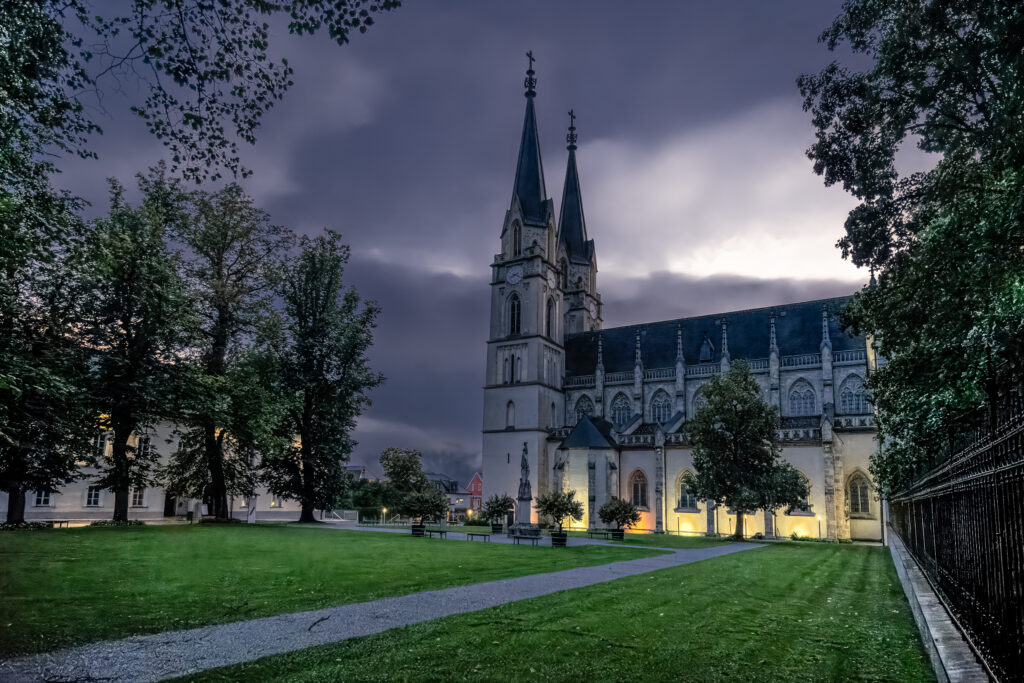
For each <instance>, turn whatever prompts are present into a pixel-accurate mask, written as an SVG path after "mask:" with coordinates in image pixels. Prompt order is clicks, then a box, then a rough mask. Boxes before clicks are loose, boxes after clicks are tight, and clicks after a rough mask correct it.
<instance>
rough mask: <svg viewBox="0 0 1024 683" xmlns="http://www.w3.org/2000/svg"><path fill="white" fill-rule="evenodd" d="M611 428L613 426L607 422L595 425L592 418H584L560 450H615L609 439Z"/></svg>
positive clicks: (564, 441)
mask: <svg viewBox="0 0 1024 683" xmlns="http://www.w3.org/2000/svg"><path fill="white" fill-rule="evenodd" d="M611 428H612V424H611V423H610V422H608V421H607V420H600V419H599V420H597V424H594V422H593V420H592V419H591V418H589V417H587V416H583V417H582V418H581V419H580V421H579V422H577V423H576V426H575V427H573V428H572V431H571V432H569V436H567V437H565V439H564V440H563V441H562V443H561V445H560V446H559V448H614V446H613V445H612V443H611V440H610V439H609V438H608V433H609V432H610V430H611Z"/></svg>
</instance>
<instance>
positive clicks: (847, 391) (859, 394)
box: [839, 375, 868, 415]
mask: <svg viewBox="0 0 1024 683" xmlns="http://www.w3.org/2000/svg"><path fill="white" fill-rule="evenodd" d="M839 412H840V413H844V414H847V415H858V414H860V413H866V412H868V408H867V401H865V400H864V382H863V380H861V378H860V377H858V376H857V375H850V376H849V377H847V378H846V379H845V380H843V383H842V385H841V386H840V387H839Z"/></svg>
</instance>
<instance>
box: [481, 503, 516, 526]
mask: <svg viewBox="0 0 1024 683" xmlns="http://www.w3.org/2000/svg"><path fill="white" fill-rule="evenodd" d="M514 505H515V501H514V500H512V496H510V495H508V494H502V495H500V496H499V495H498V494H495V495H493V496H491V497H490V498H488V499H487V502H486V503H484V509H483V510H482V511H481V512H480V516H481V517H482V518H483V519H486V520H487V521H488V522H490V524H491V533H492V534H500V533H501V523H502V521H503V520H504V519H505V515H507V514H508V511H509V510H511V509H512V507H513V506H514Z"/></svg>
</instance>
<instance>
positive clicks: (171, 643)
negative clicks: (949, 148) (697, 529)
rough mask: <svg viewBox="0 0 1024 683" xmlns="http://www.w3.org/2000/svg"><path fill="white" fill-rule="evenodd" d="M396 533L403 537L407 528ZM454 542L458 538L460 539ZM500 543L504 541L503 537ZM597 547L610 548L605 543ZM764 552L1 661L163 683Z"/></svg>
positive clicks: (5, 673)
mask: <svg viewBox="0 0 1024 683" xmlns="http://www.w3.org/2000/svg"><path fill="white" fill-rule="evenodd" d="M380 531H385V530H384V529H380ZM395 531H398V532H399V533H401V531H402V530H395ZM405 533H409V532H408V531H405ZM452 537H453V538H455V534H454V533H453V534H452ZM493 540H495V541H498V540H499V539H498V537H495V538H494V539H493ZM577 541H579V542H580V544H587V545H589V544H590V539H577V538H574V539H572V541H571V543H572V544H573V545H576V542H577ZM593 543H594V544H595V545H600V544H602V542H601V541H593ZM617 545H618V544H617ZM758 547H762V546H759V545H755V544H747V543H734V544H730V545H720V546H713V547H710V548H699V549H693V550H671V552H670V553H669V554H666V555H658V556H656V557H647V558H642V559H639V560H626V561H622V562H612V563H610V564H605V565H600V566H596V567H579V568H576V569H566V570H563V571H559V572H550V573H545V574H533V575H530V576H520V577H517V578H513V579H502V580H500V581H489V582H487V583H478V584H474V585H471V586H456V587H453V588H445V589H442V590H434V591H424V592H422V593H413V594H411V595H403V596H399V597H394V598H384V599H381V600H373V601H371V602H361V603H356V604H352V605H341V606H340V607H328V608H325V609H320V610H314V611H310V612H296V613H294V614H282V615H279V616H275V617H264V618H262V619H252V620H250V621H239V622H235V623H231V624H221V625H217V626H204V627H202V628H196V629H190V630H187V631H168V632H166V633H157V634H153V635H148V636H134V637H131V638H124V639H122V640H114V641H107V642H102V643H94V644H92V645H84V646H82V647H76V648H73V649H69V650H60V651H57V652H50V653H44V654H40V655H31V656H27V657H21V658H18V659H11V660H8V661H5V662H0V680H2V681H43V680H45V681H79V680H104V681H157V680H161V679H165V678H172V677H174V676H184V675H187V674H193V673H197V672H199V671H204V670H206V669H212V668H214V667H219V666H227V665H230V664H240V663H242V662H248V661H252V660H254V659H259V658H261V657H267V656H269V655H276V654H282V653H285V652H294V651H295V650H302V649H305V648H308V647H314V646H317V645H326V644H328V643H335V642H338V641H341V640H346V639H348V638H356V637H359V636H366V635H370V634H373V633H380V632H381V631H386V630H388V629H392V628H398V627H400V626H407V625H409V624H418V623H420V622H423V621H430V620H432V619H440V618H441V617H446V616H449V615H452V614H462V613H465V612H475V611H477V610H482V609H487V608H489V607H496V606H498V605H504V604H506V603H509V602H517V601H519V600H526V599H528V598H535V597H538V596H541V595H548V594H549V593H555V592H557V591H562V590H569V589H572V588H582V587H584V586H592V585H594V584H596V583H604V582H606V581H614V580H615V579H619V578H622V577H624V576H633V575H635V574H645V573H647V572H652V571H657V570H659V569H666V568H669V567H678V566H680V565H683V564H688V563H690V562H697V561H698V560H704V559H708V558H712V557H718V556H720V555H728V554H730V553H735V552H739V551H743V550H750V549H752V548H758Z"/></svg>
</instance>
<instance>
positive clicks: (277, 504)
mask: <svg viewBox="0 0 1024 683" xmlns="http://www.w3.org/2000/svg"><path fill="white" fill-rule="evenodd" d="M270 507H272V508H279V507H281V499H280V498H278V497H277V496H273V497H272V498H271V499H270Z"/></svg>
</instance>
